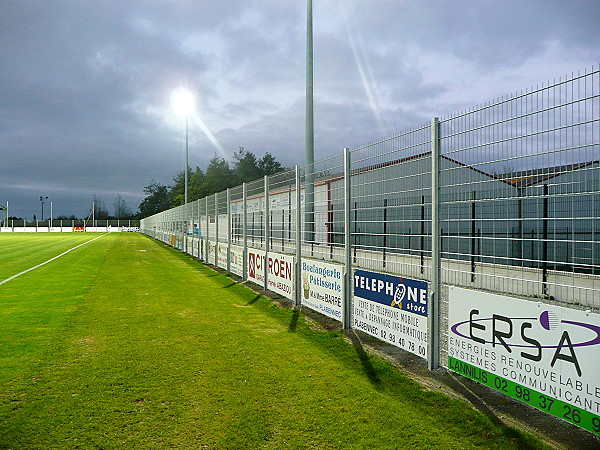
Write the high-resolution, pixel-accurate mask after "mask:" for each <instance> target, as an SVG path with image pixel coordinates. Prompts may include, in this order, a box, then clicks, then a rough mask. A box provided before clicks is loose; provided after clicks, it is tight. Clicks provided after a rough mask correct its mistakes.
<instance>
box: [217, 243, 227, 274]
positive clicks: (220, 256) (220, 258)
mask: <svg viewBox="0 0 600 450" xmlns="http://www.w3.org/2000/svg"><path fill="white" fill-rule="evenodd" d="M228 255H229V245H227V244H226V243H224V242H219V244H218V245H217V266H219V267H221V268H223V269H227V259H228V258H229V256H228Z"/></svg>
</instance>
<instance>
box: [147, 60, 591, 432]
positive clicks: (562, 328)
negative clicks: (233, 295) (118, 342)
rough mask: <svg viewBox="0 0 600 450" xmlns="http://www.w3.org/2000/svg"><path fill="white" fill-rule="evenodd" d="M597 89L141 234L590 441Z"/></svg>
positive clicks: (561, 95)
mask: <svg viewBox="0 0 600 450" xmlns="http://www.w3.org/2000/svg"><path fill="white" fill-rule="evenodd" d="M599 91H600V74H599V71H598V69H597V68H592V69H591V70H588V71H585V72H584V73H578V74H573V75H572V76H570V77H567V78H565V79H558V80H554V81H553V82H551V83H547V84H542V85H540V86H537V87H535V88H532V89H530V90H527V91H523V92H521V93H517V94H514V95H509V96H506V97H503V98H499V99H497V100H494V101H491V102H488V103H486V104H483V105H480V106H477V107H473V108H470V109H467V110H465V111H462V112H459V113H456V114H451V115H449V116H446V117H442V118H433V119H432V120H431V121H430V122H429V123H425V124H423V125H421V126H419V127H415V128H413V129H410V130H407V131H405V132H403V133H400V134H398V135H396V136H393V137H390V138H388V139H383V140H380V141H378V142H375V143H372V144H369V145H365V146H362V147H359V148H356V149H345V150H344V152H343V154H339V155H336V156H334V157H331V158H327V159H324V160H322V161H318V162H315V163H314V164H313V165H308V166H304V167H300V166H296V167H295V169H294V170H290V171H287V172H283V173H279V174H276V175H273V176H270V177H265V178H264V179H261V180H257V181H254V182H251V183H245V184H243V185H242V186H237V187H235V188H231V189H228V190H227V191H224V192H220V193H217V194H215V195H212V196H210V197H206V198H203V199H200V200H197V201H194V202H191V203H188V204H186V205H183V206H180V207H177V208H173V209H171V210H168V211H164V212H162V213H160V214H156V215H154V216H151V217H147V218H145V219H142V221H141V225H140V227H141V231H142V232H144V233H146V234H148V235H150V236H152V237H154V238H156V239H159V240H161V241H163V242H166V243H168V244H170V245H172V246H174V247H177V248H179V249H180V250H182V251H185V252H187V253H189V254H191V255H193V256H194V257H197V258H200V259H202V260H204V261H206V262H207V263H210V264H214V265H216V266H219V267H222V268H224V269H226V270H227V271H229V272H231V273H233V274H235V275H238V276H239V277H242V278H243V279H245V280H251V281H253V282H255V283H257V284H259V285H261V286H263V287H264V288H266V289H269V290H271V291H273V292H276V293H278V294H280V295H282V296H284V297H286V298H288V299H290V301H291V302H293V303H294V304H295V305H296V306H303V307H308V308H311V309H313V310H316V311H318V312H320V313H322V314H324V315H326V316H329V317H331V318H334V319H336V320H339V321H340V322H341V325H342V326H343V327H344V328H346V329H348V328H353V329H357V330H360V331H363V332H365V333H368V334H370V335H373V336H375V337H377V338H379V339H381V340H383V341H386V342H388V343H390V344H392V345H395V346H398V347H400V348H402V349H404V350H406V351H408V352H411V353H414V354H415V355H418V356H420V357H422V358H424V359H425V360H427V364H428V366H429V368H430V369H432V370H433V369H435V368H437V367H439V366H440V365H442V366H444V367H446V368H448V369H449V370H453V371H456V372H458V373H460V374H462V375H464V376H466V377H469V378H471V379H473V380H476V381H478V382H480V383H483V384H486V385H487V386H489V387H490V388H493V389H496V390H499V391H501V392H503V393H505V394H507V395H509V396H511V397H514V398H517V399H519V400H521V401H523V402H525V403H528V404H530V405H532V406H535V407H537V408H539V409H542V410H544V411H546V412H548V413H550V414H553V415H555V416H558V417H561V418H563V419H565V420H567V421H569V422H571V423H574V424H576V425H579V426H581V427H583V428H585V429H587V430H589V431H591V432H592V433H596V434H600V416H599V413H600V379H599V378H598V373H600V314H598V311H599V309H600V239H599V238H600V97H599Z"/></svg>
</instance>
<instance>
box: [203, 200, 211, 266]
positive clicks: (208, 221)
mask: <svg viewBox="0 0 600 450" xmlns="http://www.w3.org/2000/svg"><path fill="white" fill-rule="evenodd" d="M204 198H205V199H206V203H205V206H206V242H204V261H205V262H206V263H208V247H209V245H208V238H209V235H210V217H209V215H208V198H209V197H208V196H206V197H204Z"/></svg>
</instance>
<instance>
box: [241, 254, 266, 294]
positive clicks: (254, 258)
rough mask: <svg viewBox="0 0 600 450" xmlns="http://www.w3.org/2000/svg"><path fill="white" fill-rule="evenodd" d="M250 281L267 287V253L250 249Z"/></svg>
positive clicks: (248, 261)
mask: <svg viewBox="0 0 600 450" xmlns="http://www.w3.org/2000/svg"><path fill="white" fill-rule="evenodd" d="M246 264H248V265H247V267H248V280H250V281H253V282H254V283H256V284H258V285H260V286H263V287H264V286H265V251H264V250H257V249H255V248H248V256H247V262H246Z"/></svg>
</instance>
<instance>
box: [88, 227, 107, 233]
mask: <svg viewBox="0 0 600 450" xmlns="http://www.w3.org/2000/svg"><path fill="white" fill-rule="evenodd" d="M85 231H87V232H89V233H106V232H107V231H108V228H106V227H85Z"/></svg>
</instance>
